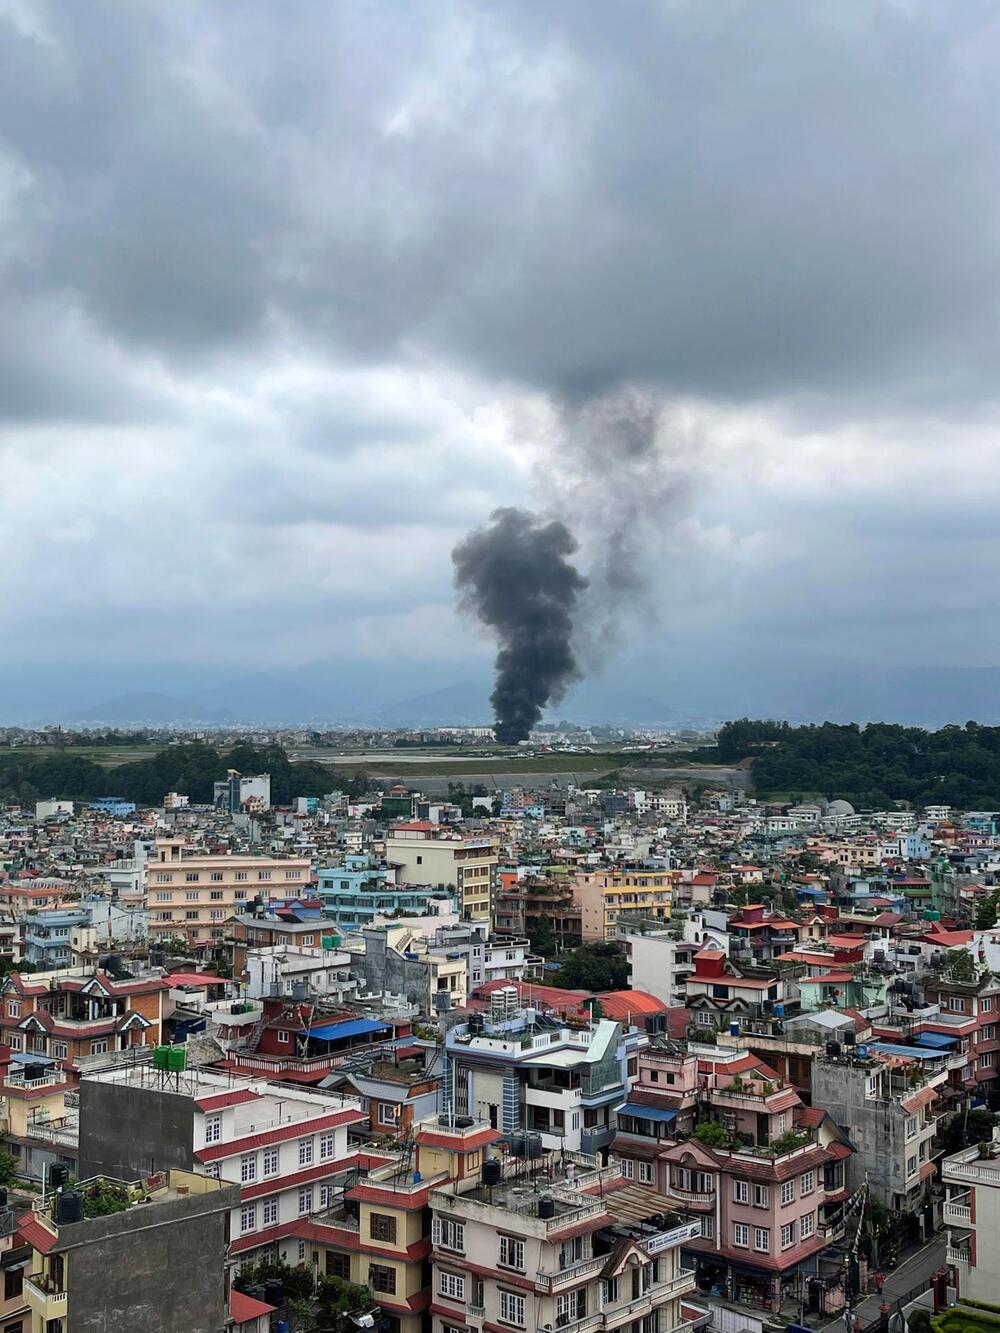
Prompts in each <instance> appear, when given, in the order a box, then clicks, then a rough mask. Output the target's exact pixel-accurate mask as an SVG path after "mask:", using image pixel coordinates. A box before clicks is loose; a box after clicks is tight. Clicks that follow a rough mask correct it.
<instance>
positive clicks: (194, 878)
mask: <svg viewBox="0 0 1000 1333" xmlns="http://www.w3.org/2000/svg"><path fill="white" fill-rule="evenodd" d="M200 879H201V876H200V875H199V874H198V872H197V870H189V871H188V872H187V874H186V875H185V876H184V881H185V883H186V884H197V883H198V881H199V880H200Z"/></svg>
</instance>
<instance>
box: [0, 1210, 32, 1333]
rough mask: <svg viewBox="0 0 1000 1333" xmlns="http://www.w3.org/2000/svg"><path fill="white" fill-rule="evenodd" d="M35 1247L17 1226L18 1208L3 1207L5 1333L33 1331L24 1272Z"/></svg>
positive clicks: (1, 1324)
mask: <svg viewBox="0 0 1000 1333" xmlns="http://www.w3.org/2000/svg"><path fill="white" fill-rule="evenodd" d="M31 1257H32V1249H31V1246H30V1245H29V1244H28V1242H27V1241H26V1240H25V1239H24V1237H23V1236H22V1235H21V1233H20V1231H18V1230H17V1229H16V1227H15V1218H14V1211H13V1209H10V1208H4V1209H0V1283H2V1286H0V1328H2V1329H3V1333H25V1331H26V1330H27V1331H28V1333H30V1327H31V1325H30V1315H31V1310H30V1308H29V1306H28V1296H27V1291H26V1289H25V1285H24V1276H25V1274H26V1273H27V1272H28V1271H29V1269H30V1267H31Z"/></svg>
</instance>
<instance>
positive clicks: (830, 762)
mask: <svg viewBox="0 0 1000 1333" xmlns="http://www.w3.org/2000/svg"><path fill="white" fill-rule="evenodd" d="M718 756H719V758H720V759H722V760H724V761H725V762H727V763H732V762H737V761H739V760H741V759H746V758H751V759H752V760H753V783H754V787H755V788H756V789H757V791H758V792H760V793H761V794H762V795H767V794H768V793H772V792H773V793H780V794H781V795H783V796H785V795H787V796H790V797H792V796H799V795H801V796H810V795H819V796H825V797H827V798H828V799H831V800H832V799H835V798H838V797H839V798H841V799H843V800H847V801H850V802H851V803H852V805H855V806H857V807H859V808H861V807H875V808H876V809H884V808H885V807H886V806H890V805H892V803H893V802H894V801H910V802H912V803H913V804H914V805H929V804H943V805H954V806H957V807H959V808H960V809H965V810H970V809H971V810H974V809H988V810H990V809H1000V727H981V726H979V725H978V724H977V723H975V722H967V723H966V724H965V726H964V727H942V728H941V730H940V731H924V730H923V729H922V728H920V727H901V726H895V725H891V724H889V723H885V722H873V723H871V724H869V725H868V726H864V727H860V726H857V725H855V724H851V725H848V726H837V725H835V724H834V723H832V722H824V723H822V724H821V725H818V726H804V727H793V726H789V724H788V723H787V722H773V721H752V720H751V719H749V718H741V719H740V720H739V721H737V722H727V723H726V725H725V726H724V727H723V728H722V729H721V731H720V733H719V747H718Z"/></svg>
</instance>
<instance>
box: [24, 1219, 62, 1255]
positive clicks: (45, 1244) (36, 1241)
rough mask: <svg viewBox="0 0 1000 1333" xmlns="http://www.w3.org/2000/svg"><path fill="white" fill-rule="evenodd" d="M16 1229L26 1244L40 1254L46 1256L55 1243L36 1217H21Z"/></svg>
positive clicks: (49, 1232)
mask: <svg viewBox="0 0 1000 1333" xmlns="http://www.w3.org/2000/svg"><path fill="white" fill-rule="evenodd" d="M17 1229H18V1231H19V1232H20V1234H21V1236H22V1237H23V1239H24V1240H25V1241H26V1242H27V1244H28V1245H30V1246H31V1247H32V1249H35V1250H38V1251H39V1252H40V1253H41V1254H48V1252H49V1251H50V1250H51V1249H52V1247H53V1245H55V1243H56V1237H55V1236H53V1234H52V1232H51V1231H49V1229H48V1227H46V1226H43V1225H42V1223H41V1222H39V1220H38V1218H37V1217H34V1216H32V1217H22V1219H21V1221H20V1224H19V1226H18V1228H17Z"/></svg>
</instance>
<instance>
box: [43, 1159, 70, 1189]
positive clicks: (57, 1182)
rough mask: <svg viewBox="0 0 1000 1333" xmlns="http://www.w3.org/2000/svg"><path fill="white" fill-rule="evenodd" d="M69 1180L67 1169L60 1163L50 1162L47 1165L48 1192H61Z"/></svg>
mask: <svg viewBox="0 0 1000 1333" xmlns="http://www.w3.org/2000/svg"><path fill="white" fill-rule="evenodd" d="M68 1180H69V1167H68V1166H63V1164H62V1163H61V1162H52V1163H50V1165H49V1174H48V1184H49V1189H50V1190H61V1189H62V1187H63V1186H64V1185H65V1184H66V1182H67V1181H68Z"/></svg>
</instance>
